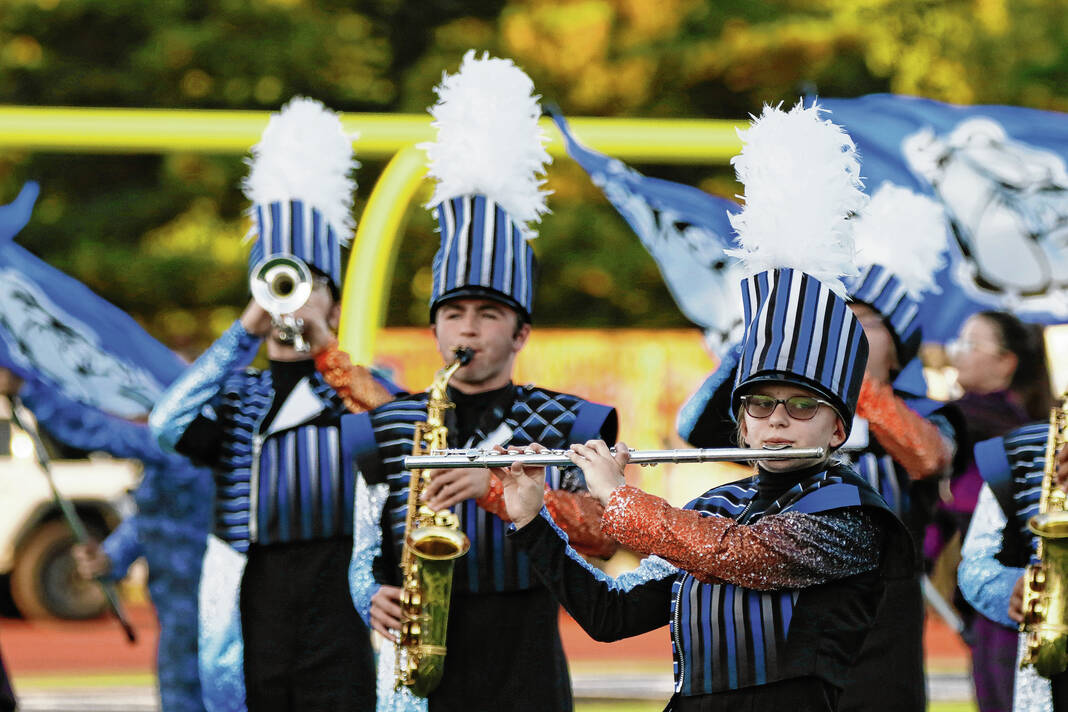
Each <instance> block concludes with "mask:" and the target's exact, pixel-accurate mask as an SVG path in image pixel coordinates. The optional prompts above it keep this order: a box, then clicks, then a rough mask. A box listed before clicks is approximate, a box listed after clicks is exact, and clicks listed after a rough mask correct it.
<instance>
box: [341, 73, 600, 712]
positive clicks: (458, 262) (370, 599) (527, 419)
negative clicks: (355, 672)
mask: <svg viewBox="0 0 1068 712" xmlns="http://www.w3.org/2000/svg"><path fill="white" fill-rule="evenodd" d="M532 90H533V86H532V84H531V82H530V80H529V78H527V76H526V75H525V74H524V73H523V72H522V71H521V70H519V69H518V68H517V67H515V66H514V65H513V64H512V63H511V62H510V61H507V60H501V59H491V58H487V57H484V58H476V57H475V56H474V53H473V52H471V53H468V55H467V56H465V57H464V59H463V63H462V66H461V68H460V71H459V73H457V74H454V75H451V76H446V77H445V78H444V79H443V81H442V84H441V86H439V88H438V90H437V91H438V94H439V97H440V99H439V103H438V105H437V106H435V107H434V109H432V113H433V115H434V118H435V119H436V123H435V126H436V127H437V129H438V139H437V141H436V142H435V143H434V144H432V145H430V146H429V147H428V148H427V152H428V156H429V158H430V173H431V176H432V177H433V178H435V179H436V180H437V191H436V193H435V195H434V198H433V199H432V202H431V205H432V206H433V208H435V212H436V216H437V218H438V221H439V224H440V228H441V230H440V232H441V247H440V250H439V252H438V254H437V256H436V257H435V260H434V267H433V292H432V300H431V304H430V321H431V331H432V332H433V335H434V338H435V340H436V342H437V347H438V350H439V352H440V353H441V356H442V358H443V359H444V361H445V362H446V364H449V363H451V362H452V361H453V360H454V358H455V356H454V353H455V350H456V349H457V348H458V347H467V348H469V349H470V350H471V351H472V352H473V358H472V359H471V361H470V362H469V363H468V365H466V366H463V367H462V368H459V370H457V371H455V373H454V375H453V376H452V378H451V381H450V383H449V387H448V389H447V395H448V398H449V400H451V401H452V402H453V403H455V406H456V407H455V408H454V409H450V410H448V411H446V417H445V424H446V426H447V428H448V440H449V443H450V446H452V447H482V448H488V447H490V446H492V445H526V444H529V443H532V442H542V443H545V444H546V445H548V446H551V447H567V446H568V445H570V444H571V443H574V442H585V441H586V440H587V439H589V438H598V437H600V438H606V439H610V440H614V438H615V435H616V429H617V424H616V413H615V411H614V409H612V408H610V407H607V406H604V405H599V404H595V403H591V402H588V401H586V400H584V399H582V398H580V397H578V396H574V395H570V394H566V393H557V392H553V391H549V390H546V389H544V388H539V387H536V386H531V385H526V386H517V385H515V384H514V383H513V382H512V372H513V368H514V365H515V359H516V356H517V355H518V354H519V353H520V351H521V350H522V349H523V347H524V345H525V344H526V342H527V339H528V337H529V336H530V333H531V317H532V314H533V312H532V302H533V294H534V279H535V266H534V254H533V251H532V249H531V247H530V245H529V244H528V239H527V238H528V237H529V236H532V234H533V228H532V225H531V222H532V221H533V220H534V219H536V218H537V217H538V216H540V215H541V214H542V213H544V212H545V211H546V208H545V196H544V193H543V192H542V191H540V190H539V184H540V179H539V178H538V177H537V175H536V173H540V172H541V171H543V167H542V164H543V163H545V162H548V160H549V157H548V155H547V154H545V152H544V150H543V148H542V136H541V133H540V130H539V129H538V126H537V120H538V117H539V116H540V113H541V112H540V109H539V108H538V105H537V100H536V98H535V97H533V96H532ZM475 107H477V110H476V108H475ZM517 126H518V127H519V128H518V130H522V131H524V132H525V134H526V135H527V137H528V140H527V141H526V143H525V144H524V143H523V142H522V141H520V140H517V139H516V138H515V136H516V133H517ZM532 166H536V167H537V168H536V170H535V169H534V168H532ZM427 398H428V396H427V393H417V394H413V395H411V396H406V397H402V398H399V399H398V400H396V401H394V402H392V403H389V404H386V405H384V406H381V407H379V408H377V409H375V410H373V411H371V412H369V413H365V414H360V415H352V416H346V417H345V418H344V419H343V421H342V426H343V431H344V432H345V433H347V436H346V437H350V438H351V441H352V443H353V451H354V452H355V453H356V462H357V465H358V470H359V473H360V476H359V478H358V485H357V508H356V509H357V513H358V518H359V521H358V522H357V528H356V542H357V543H356V551H355V552H354V557H353V558H354V560H353V569H352V585H353V591H354V594H353V598H354V600H355V601H356V604H357V609H358V610H359V611H360V613H361V615H363V616H364V618H365V620H367V621H368V623H369V624H370V625H371V626H372V627H373V628H374V629H375V630H377V631H378V632H380V633H382V634H383V635H384V636H386V638H387V639H388V640H389V641H393V642H396V641H397V634H396V631H397V630H398V627H399V624H400V616H401V608H400V604H399V595H400V588H399V586H400V584H401V581H400V572H399V569H398V564H399V562H400V557H401V555H402V544H403V539H404V534H405V532H404V530H405V516H406V504H407V500H408V482H409V475H410V473H407V472H405V471H403V470H402V465H401V458H402V457H403V456H405V455H408V454H410V453H411V452H412V445H413V437H415V430H416V423H425V422H426V421H427V419H428V414H427ZM573 477H574V475H573V474H572V471H570V470H568V471H566V472H565V471H556V472H554V473H553V474H552V475H550V485H549V486H550V491H549V492H547V500H548V501H549V507H550V509H552V511H553V513H554V516H555V517H556V519H557V521H558V523H560V524H561V526H563V527H564V528H566V529H567V530H568V531H569V532H570V533H571V535H572V540H573V541H576V542H577V543H579V545H580V546H582V545H583V544H584V545H585V549H586V551H587V552H589V553H596V554H599V555H602V556H606V555H610V554H611V553H612V552H613V551H614V548H615V544H614V542H612V541H611V540H609V539H608V538H607V537H605V536H604V535H603V534H602V533H601V531H600V524H599V521H600V513H601V511H602V508H601V506H600V505H599V504H598V503H596V502H595V501H594V500H593V499H592V498H590V497H589V496H588V495H586V494H585V493H584V492H582V491H581V490H584V486H583V485H582V483H581V481H580V480H575V479H573ZM502 493H503V489H502V486H501V483H500V481H499V480H498V479H496V478H495V477H492V476H491V475H490V472H489V471H488V470H485V469H482V470H478V469H475V470H461V469H457V470H451V471H450V470H445V471H436V472H435V473H434V474H433V477H432V480H431V483H430V484H429V485H428V486H427V488H426V490H425V497H424V502H425V503H426V504H428V505H429V507H430V508H431V509H434V510H438V511H441V510H447V509H452V510H453V511H454V513H455V514H456V515H457V516H458V518H459V527H460V530H461V531H462V532H463V533H464V534H466V536H467V537H468V539H469V540H470V550H469V551H468V553H467V554H466V555H463V556H461V557H460V558H457V559H456V563H455V568H454V572H453V576H452V596H451V602H450V604H449V610H448V629H447V640H446V646H445V647H446V649H447V652H446V654H445V658H444V661H445V662H444V674H443V677H442V679H441V682H440V684H439V685H438V686H437V688H436V689H435V690H433V691H432V692H430V694H429V695H428V697H426V698H425V699H424V698H417V697H416V696H415V695H414V694H413V693H412V691H411V690H410V689H408V688H406V687H404V686H403V685H402V686H400V688H399V689H395V687H396V686H395V684H394V659H393V653H394V649H393V646H392V645H389V644H387V645H386V646H385V648H384V649H383V651H382V652H381V654H380V656H379V676H380V685H379V709H380V710H382V709H388V710H399V709H413V710H415V709H426V706H427V705H429V709H430V710H431V711H432V712H444V711H447V710H465V711H466V710H498V709H500V710H504V709H507V710H538V711H539V712H540V711H542V710H554V711H558V710H570V709H572V700H571V686H570V681H569V676H568V670H567V664H566V660H565V659H564V656H563V650H562V646H561V642H560V635H559V631H558V628H557V616H558V611H559V607H558V605H557V604H556V602H555V600H554V599H553V597H552V595H551V594H550V593H549V592H548V591H547V590H546V589H545V588H544V587H543V586H542V585H541V584H540V583H539V581H538V580H537V578H536V577H535V576H534V575H533V572H532V571H531V570H530V568H529V567H528V564H527V562H526V560H525V558H524V557H523V556H522V555H520V554H518V552H517V551H516V550H514V549H513V547H512V545H511V543H510V542H509V541H508V539H507V537H506V536H505V531H506V529H507V527H508V518H507V515H506V513H505V509H504V506H503V499H502Z"/></svg>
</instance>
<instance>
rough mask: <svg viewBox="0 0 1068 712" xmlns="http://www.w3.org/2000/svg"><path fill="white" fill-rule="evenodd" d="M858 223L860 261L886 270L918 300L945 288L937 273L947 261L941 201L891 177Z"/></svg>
mask: <svg viewBox="0 0 1068 712" xmlns="http://www.w3.org/2000/svg"><path fill="white" fill-rule="evenodd" d="M854 223H855V224H854V233H855V235H856V245H857V262H858V263H859V264H860V265H862V266H864V267H867V266H869V265H879V266H880V267H884V268H886V269H887V270H889V271H890V272H891V273H892V274H893V275H894V276H895V277H897V278H898V280H899V281H900V282H901V284H902V286H903V287H905V289H906V290H907V291H908V293H909V296H910V297H911V298H913V299H915V300H920V299H921V298H922V296H923V293H924V292H930V293H932V294H938V293H939V292H940V291H942V290H941V289H939V287H938V284H937V283H936V282H935V274H936V273H937V272H938V271H939V270H940V269H942V268H943V267H944V266H945V264H946V259H945V251H946V242H947V237H946V220H945V210H944V209H943V207H942V206H941V205H940V204H939V203H937V202H935V201H934V200H932V199H931V198H928V197H927V196H925V195H920V194H919V193H914V192H912V191H911V190H909V189H908V188H902V187H901V186H899V185H894V184H893V183H891V182H890V181H886V182H884V183H883V184H882V185H880V186H879V189H878V190H877V191H875V194H874V195H873V196H872V199H871V202H870V203H868V207H867V208H865V209H864V210H863V212H861V213H860V214H859V215H857V217H856V218H855V219H854Z"/></svg>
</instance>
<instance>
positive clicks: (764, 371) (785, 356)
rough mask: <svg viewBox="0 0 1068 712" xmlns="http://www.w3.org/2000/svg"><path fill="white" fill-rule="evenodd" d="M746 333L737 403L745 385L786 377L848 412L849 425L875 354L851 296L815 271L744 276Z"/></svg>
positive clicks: (844, 413)
mask: <svg viewBox="0 0 1068 712" xmlns="http://www.w3.org/2000/svg"><path fill="white" fill-rule="evenodd" d="M742 310H743V314H744V318H745V324H746V328H745V337H744V339H743V340H742V352H741V358H740V360H739V363H738V376H737V380H736V381H735V389H734V397H733V398H734V408H733V409H734V410H735V412H737V409H738V406H739V405H740V398H741V396H742V394H743V393H744V392H745V390H746V388H747V387H749V386H752V385H754V384H756V383H765V382H769V381H786V382H789V383H794V384H796V385H799V386H802V387H804V388H808V389H810V390H813V391H815V392H816V393H818V394H820V395H821V396H823V397H824V398H826V399H827V400H828V401H830V402H831V404H832V405H833V406H834V408H835V410H836V411H837V412H838V414H839V415H840V416H841V417H842V421H843V423H845V426H846V432H848V431H849V429H850V428H851V427H852V424H853V413H854V411H855V410H856V407H857V398H858V397H859V396H860V386H861V383H862V382H863V380H864V366H865V364H866V363H867V361H868V340H867V338H866V337H865V336H864V329H863V328H862V327H861V325H860V321H859V320H858V319H857V318H856V316H854V315H853V312H852V310H851V309H850V308H849V304H848V303H847V302H846V300H844V299H842V298H841V297H839V296H838V295H837V294H835V293H834V292H833V291H832V290H831V289H830V287H828V286H827V285H826V284H824V283H823V282H821V281H819V280H818V279H816V278H815V277H813V276H811V275H809V274H805V273H804V272H801V271H799V270H795V269H789V268H786V269H774V270H768V271H766V272H761V273H759V274H755V275H753V276H751V277H747V278H745V279H744V280H742Z"/></svg>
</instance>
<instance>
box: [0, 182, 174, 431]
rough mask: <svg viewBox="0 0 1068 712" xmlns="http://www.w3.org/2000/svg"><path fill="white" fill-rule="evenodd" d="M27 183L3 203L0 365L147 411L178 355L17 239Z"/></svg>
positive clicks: (89, 397) (30, 193) (93, 400)
mask: <svg viewBox="0 0 1068 712" xmlns="http://www.w3.org/2000/svg"><path fill="white" fill-rule="evenodd" d="M38 192H39V187H38V185H37V184H36V183H33V182H30V183H27V184H26V185H24V186H23V188H22V191H21V192H20V193H19V196H18V198H16V199H15V201H14V202H13V203H11V204H9V205H4V206H0V366H4V367H7V368H10V369H11V370H12V371H14V372H15V373H16V374H17V375H18V376H20V377H21V378H23V379H25V380H35V381H40V382H41V383H42V384H44V385H46V386H48V387H51V388H55V389H56V390H57V391H58V392H60V393H62V394H63V395H65V396H66V397H67V398H70V399H71V400H75V401H78V402H79V403H81V404H83V405H86V406H91V407H94V408H98V409H100V410H102V411H104V412H105V413H109V414H111V415H115V416H119V417H123V418H129V419H137V418H143V417H146V416H147V415H148V412H149V411H150V410H151V409H152V405H153V404H154V403H155V402H156V399H157V398H158V397H159V395H160V393H162V392H163V390H164V388H166V386H167V385H168V384H169V383H170V382H171V381H173V380H174V379H175V378H177V377H178V375H179V374H180V373H181V372H182V371H183V370H184V368H185V366H184V364H183V363H182V361H181V359H179V358H178V356H177V355H176V354H175V353H174V352H172V351H171V350H170V349H168V348H167V347H165V346H164V345H163V344H161V343H159V342H158V341H156V340H155V339H154V338H152V337H151V336H149V335H148V333H147V332H146V331H145V330H144V329H142V328H141V327H140V326H139V325H138V324H137V322H136V321H134V320H133V319H132V318H131V317H130V316H129V315H128V314H126V313H125V312H124V311H122V310H121V309H119V308H118V307H116V306H114V305H113V304H110V303H109V302H107V301H106V300H104V299H102V298H101V297H99V296H98V295H96V294H94V293H93V292H92V291H91V290H90V289H89V288H88V287H86V286H85V285H84V284H82V283H81V282H79V281H77V280H76V279H73V278H71V277H69V276H67V275H66V274H64V273H63V272H60V271H59V270H57V269H55V268H53V267H50V266H49V265H47V264H45V263H44V262H42V261H41V260H39V259H38V258H36V257H34V256H33V255H32V254H30V253H29V252H28V251H27V250H25V249H23V248H22V247H20V246H18V245H16V244H15V242H14V237H15V235H16V234H17V233H18V232H19V230H21V229H22V228H23V226H25V225H26V223H27V222H28V221H29V219H30V214H31V213H32V211H33V204H34V202H35V201H36V199H37V194H38Z"/></svg>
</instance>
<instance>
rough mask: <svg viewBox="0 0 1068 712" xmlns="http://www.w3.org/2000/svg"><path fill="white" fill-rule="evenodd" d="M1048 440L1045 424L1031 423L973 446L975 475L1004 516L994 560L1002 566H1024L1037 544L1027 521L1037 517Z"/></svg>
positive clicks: (1047, 426)
mask: <svg viewBox="0 0 1068 712" xmlns="http://www.w3.org/2000/svg"><path fill="white" fill-rule="evenodd" d="M1048 438H1049V425H1048V424H1047V423H1034V424H1031V425H1024V426H1023V427H1020V428H1017V429H1016V430H1013V431H1011V432H1010V433H1008V434H1007V435H1004V436H1002V437H998V438H991V439H990V440H984V441H983V442H981V443H978V444H977V445H976V446H975V463H976V465H977V466H978V467H979V474H980V475H982V477H983V480H984V481H985V482H986V484H987V485H988V486H989V487H990V490H991V491H992V492H993V493H994V497H995V498H996V499H997V501H998V504H999V505H1000V506H1001V511H1002V512H1004V514H1005V519H1006V524H1005V531H1004V534H1003V541H1002V547H1001V551H1000V552H999V553H998V554H997V559H998V561H1000V562H1001V563H1002V564H1004V565H1006V566H1017V567H1018V566H1026V565H1027V564H1028V562H1030V560H1031V558H1032V555H1033V554H1034V551H1035V545H1036V543H1037V542H1036V540H1035V537H1034V535H1032V534H1031V531H1030V530H1029V529H1028V528H1027V520H1029V519H1030V518H1031V517H1032V516H1034V515H1036V514H1038V508H1039V498H1040V497H1041V494H1042V477H1043V475H1044V474H1045V469H1046V441H1047V439H1048Z"/></svg>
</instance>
